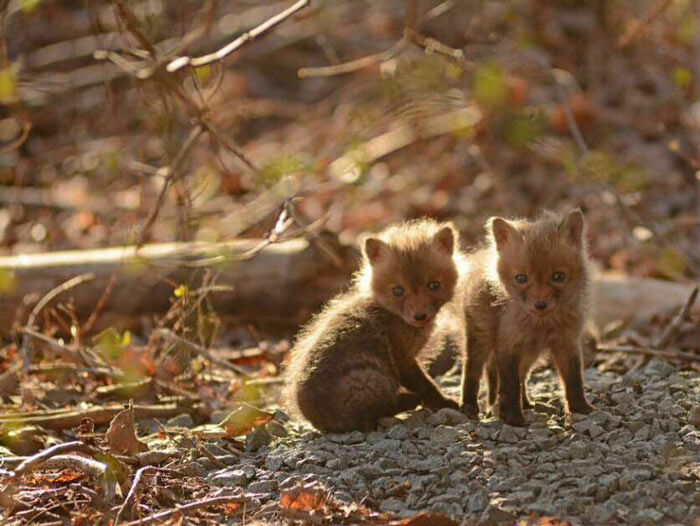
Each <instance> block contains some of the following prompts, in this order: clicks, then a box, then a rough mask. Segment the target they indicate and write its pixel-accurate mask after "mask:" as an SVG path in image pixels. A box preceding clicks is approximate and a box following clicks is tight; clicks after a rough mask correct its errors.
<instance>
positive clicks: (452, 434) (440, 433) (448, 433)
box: [430, 425, 459, 444]
mask: <svg viewBox="0 0 700 526" xmlns="http://www.w3.org/2000/svg"><path fill="white" fill-rule="evenodd" d="M458 436H459V435H458V433H457V430H456V429H455V428H454V427H447V426H444V425H439V426H437V427H436V428H435V430H434V431H433V432H432V434H431V435H430V441H431V442H435V443H437V444H449V443H451V442H454V441H456V440H457V437H458Z"/></svg>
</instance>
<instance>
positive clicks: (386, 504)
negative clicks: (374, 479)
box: [379, 497, 406, 513]
mask: <svg viewBox="0 0 700 526" xmlns="http://www.w3.org/2000/svg"><path fill="white" fill-rule="evenodd" d="M405 508H406V505H405V504H404V503H403V502H402V501H400V500H399V499H395V498H393V497H392V498H389V499H384V500H383V501H382V502H380V503H379V509H380V510H381V511H384V512H388V513H397V512H399V511H401V510H403V509H405Z"/></svg>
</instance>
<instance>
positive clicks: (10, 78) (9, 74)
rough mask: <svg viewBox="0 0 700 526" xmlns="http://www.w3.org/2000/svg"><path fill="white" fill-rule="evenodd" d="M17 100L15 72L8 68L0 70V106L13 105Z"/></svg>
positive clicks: (10, 67)
mask: <svg viewBox="0 0 700 526" xmlns="http://www.w3.org/2000/svg"><path fill="white" fill-rule="evenodd" d="M17 98H18V97H17V72H16V71H15V70H14V68H13V67H12V66H8V67H6V68H5V69H3V70H0V104H13V103H15V102H17Z"/></svg>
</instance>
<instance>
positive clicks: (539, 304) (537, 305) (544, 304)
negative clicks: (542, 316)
mask: <svg viewBox="0 0 700 526" xmlns="http://www.w3.org/2000/svg"><path fill="white" fill-rule="evenodd" d="M535 308H536V309H537V310H544V309H546V308H547V302H546V301H538V302H537V303H535Z"/></svg>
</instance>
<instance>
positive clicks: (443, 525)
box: [397, 513, 459, 526]
mask: <svg viewBox="0 0 700 526" xmlns="http://www.w3.org/2000/svg"><path fill="white" fill-rule="evenodd" d="M397 526H459V523H458V522H455V521H453V520H452V519H450V518H449V517H448V516H446V515H443V514H442V513H421V514H420V515H416V516H415V517H411V518H410V519H404V520H402V521H401V522H399V523H397Z"/></svg>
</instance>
